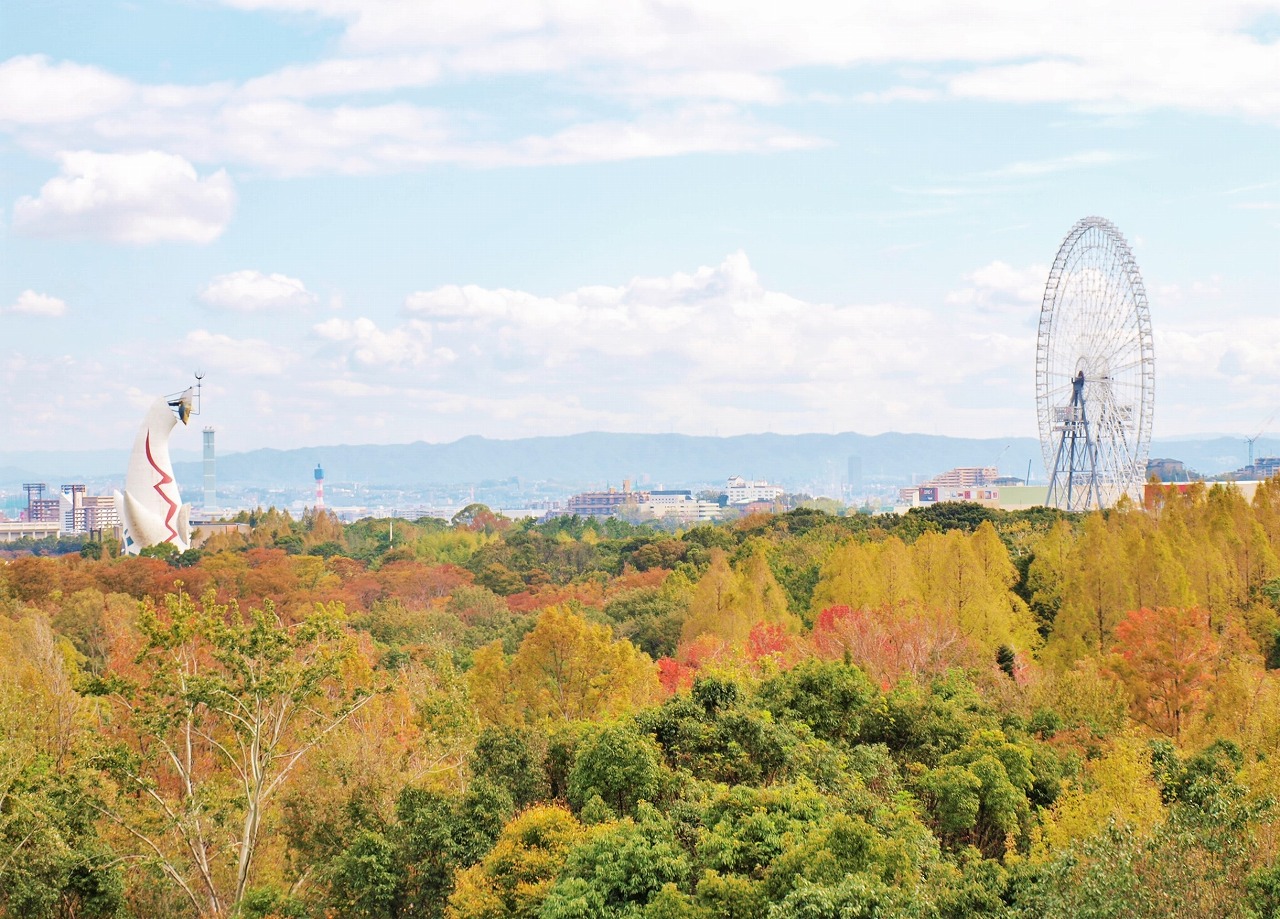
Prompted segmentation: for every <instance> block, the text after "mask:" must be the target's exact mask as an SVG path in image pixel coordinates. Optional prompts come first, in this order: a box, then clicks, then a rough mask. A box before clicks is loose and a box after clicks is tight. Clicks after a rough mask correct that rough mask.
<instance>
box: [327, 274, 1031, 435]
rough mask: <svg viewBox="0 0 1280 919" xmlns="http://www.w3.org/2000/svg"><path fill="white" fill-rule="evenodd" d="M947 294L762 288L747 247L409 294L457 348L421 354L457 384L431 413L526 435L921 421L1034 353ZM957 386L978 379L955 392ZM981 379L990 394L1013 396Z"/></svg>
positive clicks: (441, 385)
mask: <svg viewBox="0 0 1280 919" xmlns="http://www.w3.org/2000/svg"><path fill="white" fill-rule="evenodd" d="M1009 271H1011V272H1012V271H1013V270H1012V269H1009ZM1015 274H1016V272H1015ZM975 275H976V276H977V282H978V283H980V284H981V285H982V287H983V289H984V290H986V289H988V288H990V289H993V290H997V291H1001V292H1006V291H1008V290H1009V289H1013V290H1014V291H1015V292H1020V290H1021V277H1020V276H1019V277H1018V278H1017V283H1015V281H1014V280H1013V279H1010V278H1007V277H1004V276H1002V274H1001V273H1000V272H999V270H993V269H990V268H988V269H984V270H980V271H979V272H976V273H975ZM957 306H958V308H955V309H952V310H951V311H949V314H948V315H946V316H945V317H943V318H939V317H938V316H936V315H934V314H933V313H931V312H930V311H927V310H924V309H920V308H916V307H912V306H910V305H908V304H901V303H877V304H860V305H858V304H849V305H837V304H830V303H815V302H808V301H804V300H801V299H798V298H796V297H793V296H790V295H788V294H785V293H782V292H778V291H774V290H770V289H768V288H767V287H766V286H765V285H763V284H762V283H761V281H760V278H759V277H758V275H757V274H756V272H755V270H754V269H753V268H752V266H751V264H750V262H749V260H748V259H747V257H746V255H745V254H743V253H741V252H739V253H736V254H734V255H730V256H729V257H727V258H726V259H725V260H724V261H723V262H721V263H720V264H719V265H715V266H705V267H702V268H699V269H697V270H696V271H694V272H691V273H677V274H673V275H670V276H666V277H641V278H635V279H632V280H631V281H629V282H627V283H625V284H622V285H619V286H590V287H581V288H578V289H576V290H572V291H569V292H567V293H563V294H560V295H556V296H546V295H540V294H535V293H531V292H528V291H520V290H510V289H489V288H482V287H478V286H475V285H448V286H444V287H440V288H436V289H434V290H426V291H418V292H415V293H413V294H410V295H409V296H408V297H407V298H406V301H405V309H406V311H407V312H408V313H409V314H410V315H411V316H412V317H414V318H415V319H416V320H418V321H420V322H421V323H422V324H423V325H424V326H426V327H429V329H430V332H431V336H432V338H431V340H432V343H433V346H434V347H435V348H437V349H439V348H448V349H449V350H450V351H452V352H453V353H454V354H456V355H460V356H461V357H459V359H458V360H457V362H456V364H453V365H440V364H438V363H434V362H433V361H432V360H431V359H428V360H427V361H426V362H425V364H426V365H427V366H429V367H430V368H431V371H432V373H431V374H430V375H429V380H428V381H427V382H430V383H431V384H432V385H433V387H434V389H433V391H440V392H444V391H448V392H450V393H452V397H451V398H450V399H449V400H445V399H444V397H443V396H442V395H441V396H440V397H439V399H438V400H437V402H435V403H433V404H435V405H436V408H435V409H434V410H438V411H446V409H445V408H442V407H440V406H441V405H443V404H446V403H447V405H449V406H451V408H449V409H448V411H455V410H456V411H459V412H464V411H474V412H477V413H480V414H481V415H483V416H487V417H491V418H492V417H494V413H495V412H497V411H498V408H497V406H498V405H502V406H506V409H503V411H504V412H505V411H508V410H510V411H511V412H512V417H511V418H510V419H507V417H506V415H505V414H504V415H503V418H504V419H506V420H505V421H504V423H512V424H516V425H517V426H519V427H520V429H521V431H522V432H529V433H532V432H534V431H536V430H537V425H538V424H539V423H541V424H545V425H549V426H550V427H549V428H548V430H565V429H566V425H567V426H568V429H577V430H580V429H582V428H583V427H584V426H596V427H604V428H608V429H611V430H641V431H643V430H654V429H655V424H657V425H658V427H659V428H661V429H664V430H665V429H669V428H675V429H683V430H704V429H705V428H706V424H707V419H710V418H714V419H715V420H716V425H717V426H719V427H720V428H721V429H722V430H737V431H741V430H759V429H762V428H769V429H775V430H783V429H786V430H791V431H801V430H826V429H829V427H830V424H831V423H832V419H839V423H840V425H841V426H842V427H845V428H849V427H852V428H854V429H858V430H886V429H891V428H902V427H907V428H909V429H920V428H921V427H925V426H927V422H928V421H929V419H931V418H934V417H943V416H944V415H945V413H946V412H947V411H953V412H954V411H960V412H965V411H976V410H978V409H980V408H983V407H984V406H981V405H977V406H975V405H971V404H968V402H969V401H972V400H971V394H972V392H973V391H978V392H982V391H984V389H983V386H982V385H980V384H982V383H983V382H984V381H987V380H990V379H993V378H995V377H997V376H999V375H1001V374H1004V375H1008V374H1009V373H1010V369H1011V368H1016V369H1017V370H1020V371H1024V372H1022V373H1021V376H1024V377H1025V376H1026V373H1025V369H1024V368H1021V367H1020V366H1019V363H1020V362H1021V361H1022V360H1023V359H1024V358H1026V355H1027V354H1034V347H1035V341H1034V331H1033V330H1030V329H1022V328H1020V327H1019V326H1018V325H1016V324H1014V325H1011V326H1010V325H1009V324H1006V323H1003V322H999V323H993V322H992V321H991V319H990V317H989V316H987V317H986V318H984V311H987V310H988V309H989V307H988V305H987V303H986V301H985V300H984V299H983V298H981V297H979V298H971V299H970V300H969V301H966V302H965V303H963V304H958V305H957ZM327 325H328V326H329V327H330V335H329V337H330V338H331V339H334V340H337V339H352V338H354V336H353V335H352V334H351V332H350V331H349V326H347V325H343V324H341V323H340V322H336V321H334V322H331V323H330V324H327ZM372 333H373V328H369V329H366V331H365V335H364V337H366V338H368V337H370V336H371V335H372ZM384 334H388V335H398V334H403V330H402V329H393V330H391V331H389V332H387V333H384ZM356 363H357V362H355V361H352V362H351V363H350V364H349V365H348V366H352V367H354V366H355V365H356ZM405 383H406V385H413V384H411V383H409V382H408V380H406V381H405ZM965 383H970V384H979V385H976V387H972V388H970V389H969V390H968V392H969V394H970V395H968V396H963V397H962V396H961V395H960V394H961V393H962V392H965V391H966V390H964V389H963V387H962V386H958V384H965ZM449 384H452V385H449ZM1027 388H1028V392H1027V393H1026V394H1025V395H1026V398H1027V399H1028V400H1030V398H1031V393H1030V391H1029V390H1030V384H1028V387H1027ZM991 392H992V398H991V401H992V402H993V403H996V402H1001V401H1002V400H1005V399H1007V398H1008V397H1007V395H1005V393H1004V392H1003V391H1001V394H1000V395H998V396H997V395H995V389H994V388H992V389H991ZM481 402H486V403H489V404H486V407H484V408H483V409H482V408H480V403H481ZM961 402H965V404H963V405H962V404H960V403H961ZM1028 404H1030V403H1029V402H1028ZM553 405H555V406H558V407H557V408H555V409H554V410H553V409H552V406H553ZM993 407H994V406H993V405H987V406H985V408H988V409H991V408H993ZM569 417H572V418H574V419H576V422H574V423H570V422H568V421H567V418H569ZM1028 417H1029V416H1028ZM913 419H914V420H913Z"/></svg>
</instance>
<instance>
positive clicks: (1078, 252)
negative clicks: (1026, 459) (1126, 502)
mask: <svg viewBox="0 0 1280 919" xmlns="http://www.w3.org/2000/svg"><path fill="white" fill-rule="evenodd" d="M1154 358H1155V355H1154V347H1153V342H1152V334H1151V317H1150V309H1149V305H1148V302H1147V297H1146V287H1145V285H1144V284H1143V282H1142V276H1141V273H1140V272H1139V271H1138V266H1137V262H1136V260H1135V259H1134V257H1133V252H1132V250H1131V249H1130V248H1129V245H1128V242H1127V241H1126V240H1125V238H1124V236H1123V234H1122V233H1121V232H1120V230H1119V229H1118V228H1117V227H1116V226H1115V224H1113V223H1112V222H1111V221H1109V220H1107V219H1106V218H1103V217H1096V216H1093V217H1085V218H1083V219H1081V220H1079V221H1077V222H1076V224H1075V225H1074V226H1073V227H1072V228H1071V231H1070V232H1069V233H1068V234H1067V235H1066V237H1065V238H1064V239H1063V241H1062V244H1061V245H1060V246H1059V248H1058V253H1057V256H1056V257H1055V259H1054V263H1053V266H1052V267H1051V269H1050V271H1049V276H1048V279H1047V281H1046V283H1045V290H1044V296H1043V298H1042V300H1041V306H1040V317H1039V326H1038V329H1037V338H1036V412H1037V421H1038V427H1039V433H1040V446H1041V452H1042V455H1043V459H1044V464H1045V470H1046V474H1048V475H1049V477H1050V480H1051V481H1053V477H1054V470H1055V468H1057V467H1058V463H1059V462H1060V457H1058V453H1059V452H1060V450H1059V444H1058V442H1057V441H1056V440H1055V437H1054V433H1055V424H1056V423H1062V424H1064V425H1065V424H1066V422H1065V421H1063V420H1062V413H1063V411H1064V402H1063V400H1064V397H1066V398H1070V397H1071V394H1072V392H1073V388H1074V379H1073V378H1074V377H1075V375H1076V374H1077V373H1081V374H1083V375H1084V376H1083V377H1082V378H1081V379H1082V381H1083V382H1082V388H1081V392H1082V394H1083V395H1082V397H1081V398H1082V401H1086V402H1087V401H1093V402H1096V403H1097V404H1096V409H1097V412H1098V416H1097V418H1096V421H1095V426H1096V427H1097V430H1096V431H1095V432H1094V433H1093V434H1092V435H1089V437H1092V438H1096V442H1095V440H1092V439H1088V438H1086V439H1087V440H1088V443H1089V444H1090V449H1091V450H1093V451H1094V452H1095V454H1096V456H1095V457H1094V461H1095V463H1096V465H1095V466H1094V467H1093V468H1094V470H1095V474H1096V477H1097V478H1099V479H1100V480H1105V481H1108V482H1110V483H1112V485H1114V486H1115V487H1116V488H1119V489H1120V490H1124V491H1130V490H1132V489H1133V488H1134V487H1135V486H1136V485H1137V484H1140V482H1141V480H1142V478H1143V477H1144V475H1145V467H1146V461H1147V458H1148V456H1149V454H1150V445H1151V422H1152V414H1153V408H1154V396H1155V368H1154ZM1059 430H1061V429H1059ZM1058 440H1061V438H1058ZM1098 470H1101V472H1100V473H1099V472H1098ZM1050 497H1051V499H1052V496H1050ZM1098 500H1099V501H1100V500H1101V499H1100V498H1099V499H1098Z"/></svg>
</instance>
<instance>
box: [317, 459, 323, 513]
mask: <svg viewBox="0 0 1280 919" xmlns="http://www.w3.org/2000/svg"><path fill="white" fill-rule="evenodd" d="M323 509H324V470H323V469H321V468H320V464H319V463H316V510H323Z"/></svg>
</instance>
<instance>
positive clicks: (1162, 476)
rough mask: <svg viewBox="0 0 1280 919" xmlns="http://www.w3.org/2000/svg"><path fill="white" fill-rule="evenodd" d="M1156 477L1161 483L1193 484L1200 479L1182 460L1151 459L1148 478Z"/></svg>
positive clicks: (1148, 466)
mask: <svg viewBox="0 0 1280 919" xmlns="http://www.w3.org/2000/svg"><path fill="white" fill-rule="evenodd" d="M1152 476H1155V477H1156V478H1157V479H1159V480H1160V481H1161V482H1192V481H1195V480H1197V479H1199V478H1200V476H1199V475H1197V474H1196V473H1194V472H1191V471H1190V470H1188V469H1187V467H1186V464H1185V463H1183V462H1182V460H1176V459H1151V460H1147V478H1148V479H1150V478H1151V477H1152Z"/></svg>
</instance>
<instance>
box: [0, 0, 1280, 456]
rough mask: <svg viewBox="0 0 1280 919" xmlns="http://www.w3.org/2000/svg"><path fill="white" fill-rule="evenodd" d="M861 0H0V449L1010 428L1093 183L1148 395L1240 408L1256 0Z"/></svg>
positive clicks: (1276, 153) (1248, 370)
mask: <svg viewBox="0 0 1280 919" xmlns="http://www.w3.org/2000/svg"><path fill="white" fill-rule="evenodd" d="M886 6H888V5H886V4H883V3H871V2H865V3H863V2H842V3H818V2H791V3H786V4H781V3H776V2H774V3H756V4H753V3H744V2H733V3H728V2H703V0H695V2H652V0H620V2H611V3H602V2H590V0H586V2H583V0H576V2H563V0H550V2H548V0H543V2H535V3H524V2H520V0H479V2H473V3H467V4H457V3H434V2H426V0H167V2H162V0H136V2H117V0H5V2H4V3H3V4H0V380H2V381H3V382H2V383H0V430H4V431H5V432H7V435H8V436H7V437H6V438H5V441H6V443H5V449H7V450H23V449H33V450H34V449H77V448H100V447H122V448H123V447H125V446H127V445H128V443H130V442H131V438H132V432H133V431H134V429H135V428H136V426H137V424H138V423H139V421H140V418H141V415H142V413H143V411H144V410H145V407H146V404H147V403H148V402H149V401H150V399H152V398H154V396H155V395H158V394H162V393H166V392H171V391H174V390H177V389H180V388H182V387H183V386H185V385H186V383H187V381H188V380H189V379H190V378H191V375H192V372H193V371H194V370H195V369H197V368H198V369H200V370H202V371H203V372H205V373H206V374H207V377H206V389H205V394H206V399H205V414H204V416H203V418H202V419H200V420H201V422H202V423H210V424H214V425H216V426H217V427H218V428H219V431H220V433H219V446H220V449H222V450H223V451H228V450H243V449H252V448H255V447H260V446H280V447H293V446H303V445H319V444H331V443H375V442H381V443H396V442H407V441H413V440H428V441H447V440H453V439H456V438H458V437H461V436H464V435H467V434H483V435H486V436H492V437H516V436H524V435H533V434H562V433H572V432H577V431H585V430H613V431H649V432H658V431H662V432H665V431H680V432H685V433H691V434H715V433H719V434H733V433H743V432H750V431H763V430H772V431H778V432H783V433H796V432H805V431H821V432H831V431H845V430H853V431H859V432H863V433H869V434H872V433H878V432H882V431H889V430H897V431H917V432H924V433H940V434H954V435H974V434H980V435H984V436H988V435H989V436H996V435H1033V434H1034V433H1035V429H1036V428H1035V426H1036V420H1035V408H1034V357H1035V329H1036V322H1037V318H1038V312H1039V305H1040V300H1041V292H1042V288H1043V283H1044V279H1045V276H1046V274H1047V271H1048V266H1049V265H1050V263H1051V262H1052V260H1053V257H1054V254H1055V252H1056V250H1057V247H1058V245H1059V243H1060V241H1061V240H1062V238H1063V237H1064V236H1065V235H1066V234H1067V232H1068V231H1069V230H1070V228H1071V226H1072V225H1073V224H1074V223H1075V221H1076V220H1077V219H1079V218H1081V217H1083V216H1086V215H1089V214H1101V215H1103V216H1106V217H1108V218H1109V219H1111V220H1112V221H1114V222H1115V223H1116V224H1117V226H1118V227H1119V228H1120V229H1121V230H1122V231H1123V232H1124V233H1125V234H1126V236H1127V237H1128V239H1129V242H1130V244H1131V245H1132V246H1133V249H1134V253H1135V255H1136V257H1137V260H1138V264H1139V266H1140V267H1141V269H1142V272H1143V276H1144V278H1145V280H1146V285H1147V290H1148V294H1149V298H1150V303H1151V315H1152V320H1153V326H1154V329H1155V349H1156V361H1157V400H1156V414H1155V435H1156V436H1157V437H1161V436H1172V435H1181V434H1190V433H1198V432H1237V433H1240V434H1248V435H1251V434H1253V433H1255V432H1256V430H1257V429H1258V428H1259V427H1260V426H1262V425H1263V423H1264V422H1265V421H1267V419H1268V418H1269V417H1270V416H1271V415H1272V414H1273V413H1274V412H1275V411H1276V410H1277V408H1280V372H1278V371H1277V362H1276V357H1275V356H1276V354H1278V353H1280V313H1278V311H1277V306H1278V305H1280V132H1278V131H1277V127H1278V126H1280V3H1278V2H1275V0H1271V2H1225V3H1218V4H1206V3H1203V2H1199V0H1197V2H1161V3H1155V2H1151V3H1146V2H1122V3H1114V2H1111V3H1102V2H1098V3H1076V4H1071V5H1062V4H1048V3H1027V2H1021V0H1018V2H1015V0H1008V2H979V3H963V4H956V3H950V2H946V3H944V2H936V0H918V2H913V3H910V4H900V5H899V6H900V7H901V9H894V10H886V9H885V7H886ZM186 436H187V438H188V439H189V440H190V443H189V444H188V445H187V446H188V447H190V448H195V447H197V446H198V437H197V436H196V435H194V434H190V435H186ZM180 439H181V438H180ZM175 448H178V449H182V448H183V445H182V444H181V443H179V442H176V441H175Z"/></svg>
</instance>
